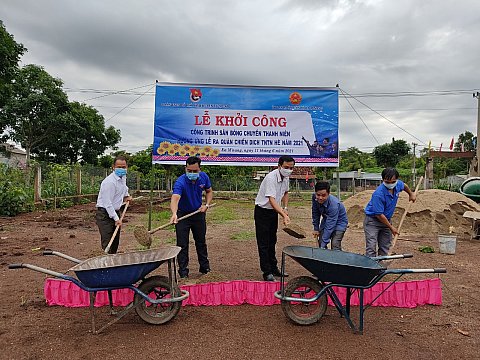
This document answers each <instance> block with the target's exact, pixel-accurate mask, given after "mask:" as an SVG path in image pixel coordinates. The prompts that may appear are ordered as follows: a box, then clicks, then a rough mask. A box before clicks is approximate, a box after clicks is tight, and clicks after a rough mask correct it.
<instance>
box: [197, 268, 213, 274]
mask: <svg viewBox="0 0 480 360" xmlns="http://www.w3.org/2000/svg"><path fill="white" fill-rule="evenodd" d="M199 271H200V272H201V273H202V274H204V275H205V274H208V273H209V272H210V271H211V270H210V268H206V269H200V270H199Z"/></svg>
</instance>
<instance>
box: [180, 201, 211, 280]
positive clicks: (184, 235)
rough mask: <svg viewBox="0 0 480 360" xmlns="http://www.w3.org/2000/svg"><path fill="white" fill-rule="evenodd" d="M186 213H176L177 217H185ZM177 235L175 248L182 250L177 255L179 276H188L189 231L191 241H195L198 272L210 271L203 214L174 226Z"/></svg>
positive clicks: (205, 224)
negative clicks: (191, 236)
mask: <svg viewBox="0 0 480 360" xmlns="http://www.w3.org/2000/svg"><path fill="white" fill-rule="evenodd" d="M187 214H188V213H187V212H183V211H180V210H179V211H177V216H178V217H179V218H180V217H181V216H185V215H187ZM175 229H176V233H177V246H180V247H181V248H182V250H180V252H179V253H178V256H177V262H178V274H179V275H180V276H188V272H189V269H188V261H189V257H188V245H189V236H190V230H191V231H192V234H193V240H194V241H195V249H196V250H197V258H198V263H199V265H200V269H199V270H200V271H202V270H207V269H210V263H209V261H208V252H207V242H206V239H205V235H206V234H207V223H206V220H205V213H203V212H200V213H198V214H195V215H193V216H190V217H189V218H187V219H185V220H182V221H180V222H179V223H178V224H177V225H175Z"/></svg>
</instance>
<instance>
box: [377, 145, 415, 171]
mask: <svg viewBox="0 0 480 360" xmlns="http://www.w3.org/2000/svg"><path fill="white" fill-rule="evenodd" d="M409 152H410V145H408V144H407V142H406V141H405V140H395V139H392V143H391V144H383V145H379V146H377V147H375V149H373V156H374V157H375V160H376V162H377V165H378V166H381V167H395V166H396V165H397V164H398V162H399V161H400V160H401V159H402V158H403V157H404V156H406V155H408V153H409Z"/></svg>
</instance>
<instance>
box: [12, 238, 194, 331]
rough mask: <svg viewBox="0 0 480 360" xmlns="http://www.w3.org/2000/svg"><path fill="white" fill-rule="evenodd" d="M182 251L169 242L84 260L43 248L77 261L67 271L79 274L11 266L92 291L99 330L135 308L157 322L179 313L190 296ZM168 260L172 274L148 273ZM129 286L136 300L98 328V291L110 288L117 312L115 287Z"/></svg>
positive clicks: (163, 322) (92, 300) (26, 266)
mask: <svg viewBox="0 0 480 360" xmlns="http://www.w3.org/2000/svg"><path fill="white" fill-rule="evenodd" d="M179 252H180V247H178V246H168V247H164V248H159V249H154V250H144V251H136V252H130V253H123V254H113V255H102V256H98V257H94V258H90V259H87V260H84V261H82V260H79V259H76V258H74V257H72V256H69V255H66V254H63V253H60V252H57V251H52V250H46V251H44V252H43V254H44V255H55V256H59V257H61V258H64V259H66V260H69V261H72V262H74V263H76V265H75V266H73V267H72V268H70V269H69V270H68V271H67V272H69V271H71V272H73V273H75V275H76V277H74V276H70V275H66V274H62V273H59V272H56V271H52V270H49V269H45V268H42V267H39V266H35V265H31V264H24V263H22V264H11V265H9V268H10V269H20V268H27V269H30V270H34V271H38V272H41V273H44V274H47V275H51V276H53V277H56V278H59V279H63V280H67V281H71V282H72V283H74V284H75V285H77V286H78V287H80V288H81V289H83V290H85V291H88V292H89V293H90V313H91V320H92V332H93V333H94V334H98V333H100V332H102V331H103V330H105V329H106V328H107V327H109V326H110V325H112V324H114V323H116V322H117V321H118V320H120V319H121V318H123V317H124V316H125V315H127V313H128V312H129V311H130V310H133V309H135V311H136V313H137V315H138V316H140V318H141V319H142V320H144V321H145V322H147V323H149V324H154V325H159V324H165V323H167V322H168V321H170V320H172V319H173V318H174V317H175V316H176V315H177V314H178V312H179V311H180V307H181V305H182V301H183V300H185V299H186V298H187V297H188V296H189V293H188V291H186V290H180V288H179V287H178V285H177V279H176V275H175V274H176V269H175V257H176V256H177V255H178V253H179ZM165 262H166V263H167V264H168V277H166V276H159V275H154V276H150V277H146V276H147V275H148V274H149V273H150V272H152V271H153V270H155V269H157V268H158V267H159V266H160V265H162V264H163V263H165ZM125 288H128V289H131V290H132V291H134V298H133V301H132V302H131V303H130V304H128V305H127V306H126V307H125V308H124V309H123V310H122V311H121V312H119V313H118V314H116V315H117V317H116V318H114V319H113V320H111V321H110V322H109V323H108V324H106V325H104V326H102V327H101V328H100V329H98V330H97V329H96V324H95V323H96V321H95V307H94V304H95V295H96V293H97V292H98V291H107V292H108V299H109V303H110V310H111V312H112V314H113V313H114V312H113V301H112V290H116V289H125Z"/></svg>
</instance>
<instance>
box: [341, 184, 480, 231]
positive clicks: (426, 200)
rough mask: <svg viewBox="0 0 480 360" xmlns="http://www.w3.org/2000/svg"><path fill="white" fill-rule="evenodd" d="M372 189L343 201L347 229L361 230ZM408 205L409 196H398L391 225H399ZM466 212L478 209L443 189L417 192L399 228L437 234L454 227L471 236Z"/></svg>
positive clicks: (465, 199)
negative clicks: (346, 215)
mask: <svg viewBox="0 0 480 360" xmlns="http://www.w3.org/2000/svg"><path fill="white" fill-rule="evenodd" d="M372 193H373V190H366V191H362V192H361V193H358V194H357V195H355V196H352V197H350V198H348V199H347V200H345V202H344V205H345V207H346V209H347V214H348V221H349V226H350V228H351V229H362V228H363V219H364V212H363V209H364V208H365V206H366V205H367V203H368V201H369V200H370V198H371V196H372ZM407 204H408V194H407V193H406V192H404V191H402V193H401V194H400V199H399V200H398V204H397V208H396V210H395V214H394V215H393V219H392V223H393V225H394V226H398V224H399V223H400V219H401V217H402V214H403V212H404V211H405V208H406V207H407ZM465 211H480V206H479V205H478V204H477V203H476V202H475V201H473V200H470V199H469V198H467V197H465V196H464V195H462V194H459V193H455V192H451V191H446V190H437V189H433V190H420V191H419V192H418V195H417V201H416V202H415V203H413V204H412V206H411V207H410V210H409V213H408V214H407V216H406V218H405V221H404V223H403V225H402V229H401V232H402V234H412V235H437V234H447V233H448V232H449V228H450V227H451V226H453V229H454V230H453V233H454V234H456V235H470V233H471V226H472V225H471V220H470V219H465V218H463V213H464V212H465Z"/></svg>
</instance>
